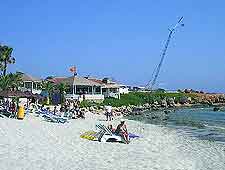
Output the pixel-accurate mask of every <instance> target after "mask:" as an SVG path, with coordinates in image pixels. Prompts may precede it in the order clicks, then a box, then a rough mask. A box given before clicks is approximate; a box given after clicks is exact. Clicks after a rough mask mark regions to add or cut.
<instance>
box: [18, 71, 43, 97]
mask: <svg viewBox="0 0 225 170" xmlns="http://www.w3.org/2000/svg"><path fill="white" fill-rule="evenodd" d="M22 82H23V83H22V86H21V87H20V90H21V91H23V92H25V91H29V92H32V93H33V94H41V91H42V90H41V82H42V80H41V79H40V78H36V77H33V76H31V75H29V74H25V73H22Z"/></svg>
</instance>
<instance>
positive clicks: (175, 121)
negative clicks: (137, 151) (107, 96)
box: [130, 108, 225, 144]
mask: <svg viewBox="0 0 225 170" xmlns="http://www.w3.org/2000/svg"><path fill="white" fill-rule="evenodd" d="M148 114H149V112H146V113H144V115H141V116H133V117H130V119H133V120H138V121H141V122H145V123H150V124H157V125H163V126H166V127H170V128H175V129H177V131H178V133H179V134H180V135H184V134H185V135H188V136H191V137H193V138H197V139H200V140H208V141H213V142H220V143H224V144H225V111H218V112H214V111H213V108H203V109H201V108H198V109H180V110H177V111H175V112H173V113H169V114H168V115H167V116H166V118H165V119H163V120H158V119H156V120H152V119H148Z"/></svg>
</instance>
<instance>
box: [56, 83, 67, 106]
mask: <svg viewBox="0 0 225 170" xmlns="http://www.w3.org/2000/svg"><path fill="white" fill-rule="evenodd" d="M56 88H57V90H58V91H59V93H60V103H61V105H62V104H63V103H64V99H65V96H64V94H65V92H66V90H67V89H68V86H67V85H66V84H65V83H60V84H58V85H57V86H56Z"/></svg>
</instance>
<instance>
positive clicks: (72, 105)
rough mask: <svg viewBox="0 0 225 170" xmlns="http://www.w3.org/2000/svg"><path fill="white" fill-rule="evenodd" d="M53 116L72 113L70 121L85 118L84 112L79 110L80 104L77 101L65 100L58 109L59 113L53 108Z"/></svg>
mask: <svg viewBox="0 0 225 170" xmlns="http://www.w3.org/2000/svg"><path fill="white" fill-rule="evenodd" d="M53 112H54V114H59V113H60V116H61V114H64V115H65V114H67V113H72V119H77V118H83V119H84V118H85V112H84V111H83V110H82V109H81V108H80V102H79V101H78V100H77V101H69V100H66V101H65V103H64V104H63V105H62V106H61V107H60V109H59V112H58V110H57V107H56V106H55V107H54V111H53Z"/></svg>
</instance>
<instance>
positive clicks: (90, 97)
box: [85, 94, 104, 100]
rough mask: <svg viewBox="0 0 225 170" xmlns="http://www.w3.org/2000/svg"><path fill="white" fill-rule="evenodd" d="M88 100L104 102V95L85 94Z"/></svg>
mask: <svg viewBox="0 0 225 170" xmlns="http://www.w3.org/2000/svg"><path fill="white" fill-rule="evenodd" d="M85 99H86V100H104V95H102V94H85Z"/></svg>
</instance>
